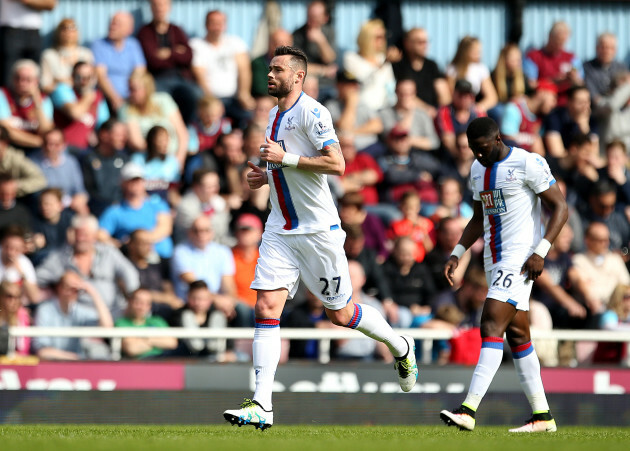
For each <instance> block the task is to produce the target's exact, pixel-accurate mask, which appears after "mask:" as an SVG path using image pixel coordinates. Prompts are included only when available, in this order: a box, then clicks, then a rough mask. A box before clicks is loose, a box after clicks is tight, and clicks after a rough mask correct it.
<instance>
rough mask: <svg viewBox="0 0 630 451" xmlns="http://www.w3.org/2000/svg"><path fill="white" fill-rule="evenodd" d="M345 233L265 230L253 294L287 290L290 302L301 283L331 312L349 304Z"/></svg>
mask: <svg viewBox="0 0 630 451" xmlns="http://www.w3.org/2000/svg"><path fill="white" fill-rule="evenodd" d="M345 239H346V232H344V231H343V230H342V229H341V228H337V229H335V230H331V231H326V232H319V233H308V234H294V235H293V234H290V235H289V234H287V235H283V234H279V233H275V232H270V231H268V230H266V231H265V232H264V233H263V236H262V243H261V245H260V250H259V251H260V257H259V258H258V263H257V265H256V276H255V277H254V281H253V282H252V284H251V286H250V287H251V288H252V289H253V290H277V289H279V288H286V289H287V290H289V299H291V298H293V296H294V295H295V292H296V291H297V288H298V281H299V280H300V279H301V280H302V281H303V282H304V284H305V285H306V288H308V289H309V291H311V292H312V293H313V294H314V295H315V296H317V297H318V298H319V299H320V300H321V301H322V303H323V304H324V306H325V307H326V308H328V309H330V310H339V309H341V308H343V307H345V305H346V304H347V303H348V302H349V301H350V298H351V297H352V285H351V283H350V273H349V271H348V260H347V259H346V254H345V251H344V249H343V243H344V241H345Z"/></svg>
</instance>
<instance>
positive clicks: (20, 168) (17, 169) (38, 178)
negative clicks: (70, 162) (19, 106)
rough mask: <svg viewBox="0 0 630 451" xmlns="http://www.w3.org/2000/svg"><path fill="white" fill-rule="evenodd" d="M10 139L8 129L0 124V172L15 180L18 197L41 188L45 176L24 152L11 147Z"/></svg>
mask: <svg viewBox="0 0 630 451" xmlns="http://www.w3.org/2000/svg"><path fill="white" fill-rule="evenodd" d="M10 141H11V139H10V137H9V131H8V130H7V128H6V127H4V126H3V125H0V174H4V175H5V176H6V177H9V178H12V179H14V180H15V181H16V183H17V191H16V195H17V196H18V197H23V196H26V195H28V194H33V193H35V192H37V191H39V190H41V189H43V188H44V187H45V186H46V177H44V174H42V171H40V169H39V168H38V167H37V165H36V164H35V163H33V162H32V161H31V160H30V159H28V158H26V157H25V156H24V153H22V152H21V151H18V150H16V149H14V148H13V147H11V146H10Z"/></svg>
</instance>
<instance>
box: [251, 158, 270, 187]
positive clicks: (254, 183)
mask: <svg viewBox="0 0 630 451" xmlns="http://www.w3.org/2000/svg"><path fill="white" fill-rule="evenodd" d="M247 166H249V167H250V168H251V169H252V170H251V171H250V172H248V173H247V184H248V185H249V188H250V189H258V188H260V187H261V186H263V185H266V184H267V171H265V170H263V169H262V168H260V167H258V166H256V165H255V164H254V163H252V162H251V161H248V162H247Z"/></svg>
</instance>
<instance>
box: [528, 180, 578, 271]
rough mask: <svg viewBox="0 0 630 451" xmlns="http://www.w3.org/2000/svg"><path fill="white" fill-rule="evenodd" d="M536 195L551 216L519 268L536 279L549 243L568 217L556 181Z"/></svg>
mask: <svg viewBox="0 0 630 451" xmlns="http://www.w3.org/2000/svg"><path fill="white" fill-rule="evenodd" d="M538 197H540V199H541V200H542V202H543V204H544V205H545V207H547V209H548V210H549V211H551V218H549V223H548V224H547V229H546V231H545V236H544V238H543V239H542V240H541V241H540V243H538V244H537V246H536V249H534V253H533V254H532V255H530V256H529V258H528V259H527V260H526V261H525V263H524V264H523V268H522V269H521V274H525V273H527V278H528V279H529V280H536V279H537V278H538V276H540V274H541V273H542V270H543V266H544V265H545V256H546V255H547V252H548V251H549V248H550V247H551V243H553V241H554V240H555V239H556V237H557V236H558V234H559V233H560V230H561V229H562V227H563V226H564V223H565V222H567V218H568V217H569V207H567V202H566V200H565V199H564V196H563V195H562V192H561V191H560V188H558V184H557V183H554V184H553V185H551V187H549V189H547V190H545V191H542V192H541V193H538Z"/></svg>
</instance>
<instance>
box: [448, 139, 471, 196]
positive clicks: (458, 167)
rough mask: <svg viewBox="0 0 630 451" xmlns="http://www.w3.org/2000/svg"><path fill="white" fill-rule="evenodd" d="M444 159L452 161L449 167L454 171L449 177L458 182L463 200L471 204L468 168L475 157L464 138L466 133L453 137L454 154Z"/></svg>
mask: <svg viewBox="0 0 630 451" xmlns="http://www.w3.org/2000/svg"><path fill="white" fill-rule="evenodd" d="M445 157H448V158H446V161H449V158H450V159H452V163H451V167H452V168H453V169H454V170H455V171H452V172H451V173H450V175H452V176H454V177H456V178H457V179H458V180H459V183H460V186H461V188H462V195H463V198H464V200H465V201H466V202H468V203H471V202H472V191H471V185H470V168H471V167H472V163H473V160H474V159H475V155H474V154H473V151H472V149H471V148H470V147H469V146H468V136H466V132H464V133H458V134H457V135H456V136H455V153H454V154H453V155H451V154H448V155H445Z"/></svg>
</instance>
